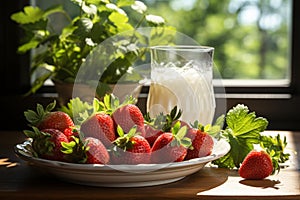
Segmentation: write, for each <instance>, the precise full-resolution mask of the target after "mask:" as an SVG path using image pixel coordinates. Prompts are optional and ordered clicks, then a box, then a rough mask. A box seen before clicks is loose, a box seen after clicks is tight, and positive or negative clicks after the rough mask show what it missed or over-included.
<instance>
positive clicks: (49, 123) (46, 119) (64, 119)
mask: <svg viewBox="0 0 300 200" xmlns="http://www.w3.org/2000/svg"><path fill="white" fill-rule="evenodd" d="M55 105H56V101H54V102H53V103H50V104H49V105H47V106H46V108H45V109H44V107H43V106H42V105H41V104H37V108H36V112H35V111H33V110H27V111H25V112H24V115H25V118H26V119H27V121H28V122H29V123H30V125H32V126H35V127H37V128H38V129H39V130H42V129H58V130H60V131H62V132H63V131H64V130H65V129H66V128H69V127H74V122H73V120H72V118H71V117H70V116H69V115H68V114H67V113H65V112H62V111H52V110H53V109H54V108H55Z"/></svg>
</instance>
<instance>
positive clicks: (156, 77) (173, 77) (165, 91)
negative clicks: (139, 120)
mask: <svg viewBox="0 0 300 200" xmlns="http://www.w3.org/2000/svg"><path fill="white" fill-rule="evenodd" d="M169 65H170V64H169ZM171 65H172V64H171ZM151 80H152V83H151V86H150V91H149V97H148V102H147V111H148V112H149V113H150V116H152V117H153V116H155V115H157V114H159V113H161V112H163V113H169V112H170V111H171V109H172V108H173V107H174V106H175V105H177V106H178V108H180V109H182V110H183V113H182V117H181V119H182V120H183V121H185V122H188V123H190V122H191V123H193V122H194V121H195V120H198V121H199V122H200V123H201V124H204V125H206V124H211V123H212V120H213V117H214V113H215V107H216V105H215V98H214V92H213V86H212V72H211V71H202V72H199V71H196V69H194V68H193V67H192V66H191V65H190V66H185V67H182V68H178V67H175V66H171V67H170V66H168V67H161V68H153V69H152V71H151Z"/></svg>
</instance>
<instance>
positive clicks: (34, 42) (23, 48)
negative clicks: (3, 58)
mask: <svg viewBox="0 0 300 200" xmlns="http://www.w3.org/2000/svg"><path fill="white" fill-rule="evenodd" d="M39 44H40V41H37V40H31V41H29V42H27V43H25V44H23V45H21V46H19V47H18V53H21V54H23V53H26V52H27V51H29V50H31V49H34V48H36V47H37V46H38V45H39Z"/></svg>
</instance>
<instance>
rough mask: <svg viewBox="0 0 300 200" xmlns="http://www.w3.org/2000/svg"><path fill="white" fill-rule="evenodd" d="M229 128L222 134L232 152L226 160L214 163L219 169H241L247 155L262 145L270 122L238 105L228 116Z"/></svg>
mask: <svg viewBox="0 0 300 200" xmlns="http://www.w3.org/2000/svg"><path fill="white" fill-rule="evenodd" d="M226 124H227V127H226V128H225V130H224V131H222V133H221V137H225V138H226V139H227V140H228V142H229V144H230V147H231V149H230V151H229V152H228V153H227V155H226V159H225V160H224V159H220V160H216V161H214V162H213V163H214V164H217V165H218V166H219V167H227V168H234V167H237V168H239V166H240V164H241V163H242V162H243V160H244V158H245V157H246V155H247V154H248V153H249V152H250V151H251V150H252V149H253V148H254V146H253V145H254V144H259V143H260V138H261V132H263V131H264V130H265V129H266V127H267V125H268V121H267V120H266V119H265V118H263V117H256V115H255V113H254V112H251V113H249V109H248V107H247V106H245V105H242V104H238V105H237V106H235V107H233V108H232V109H230V110H229V111H228V113H227V114H226Z"/></svg>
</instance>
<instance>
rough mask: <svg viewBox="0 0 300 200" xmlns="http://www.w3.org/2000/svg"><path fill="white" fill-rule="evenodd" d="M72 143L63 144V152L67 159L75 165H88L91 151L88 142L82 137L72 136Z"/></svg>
mask: <svg viewBox="0 0 300 200" xmlns="http://www.w3.org/2000/svg"><path fill="white" fill-rule="evenodd" d="M72 139H73V140H72V141H70V142H62V143H61V145H62V149H61V152H62V153H64V154H65V155H66V156H65V159H66V160H67V161H69V162H74V163H86V161H87V154H86V152H88V151H89V146H88V145H87V144H88V141H85V142H84V141H83V139H81V137H75V136H72Z"/></svg>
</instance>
